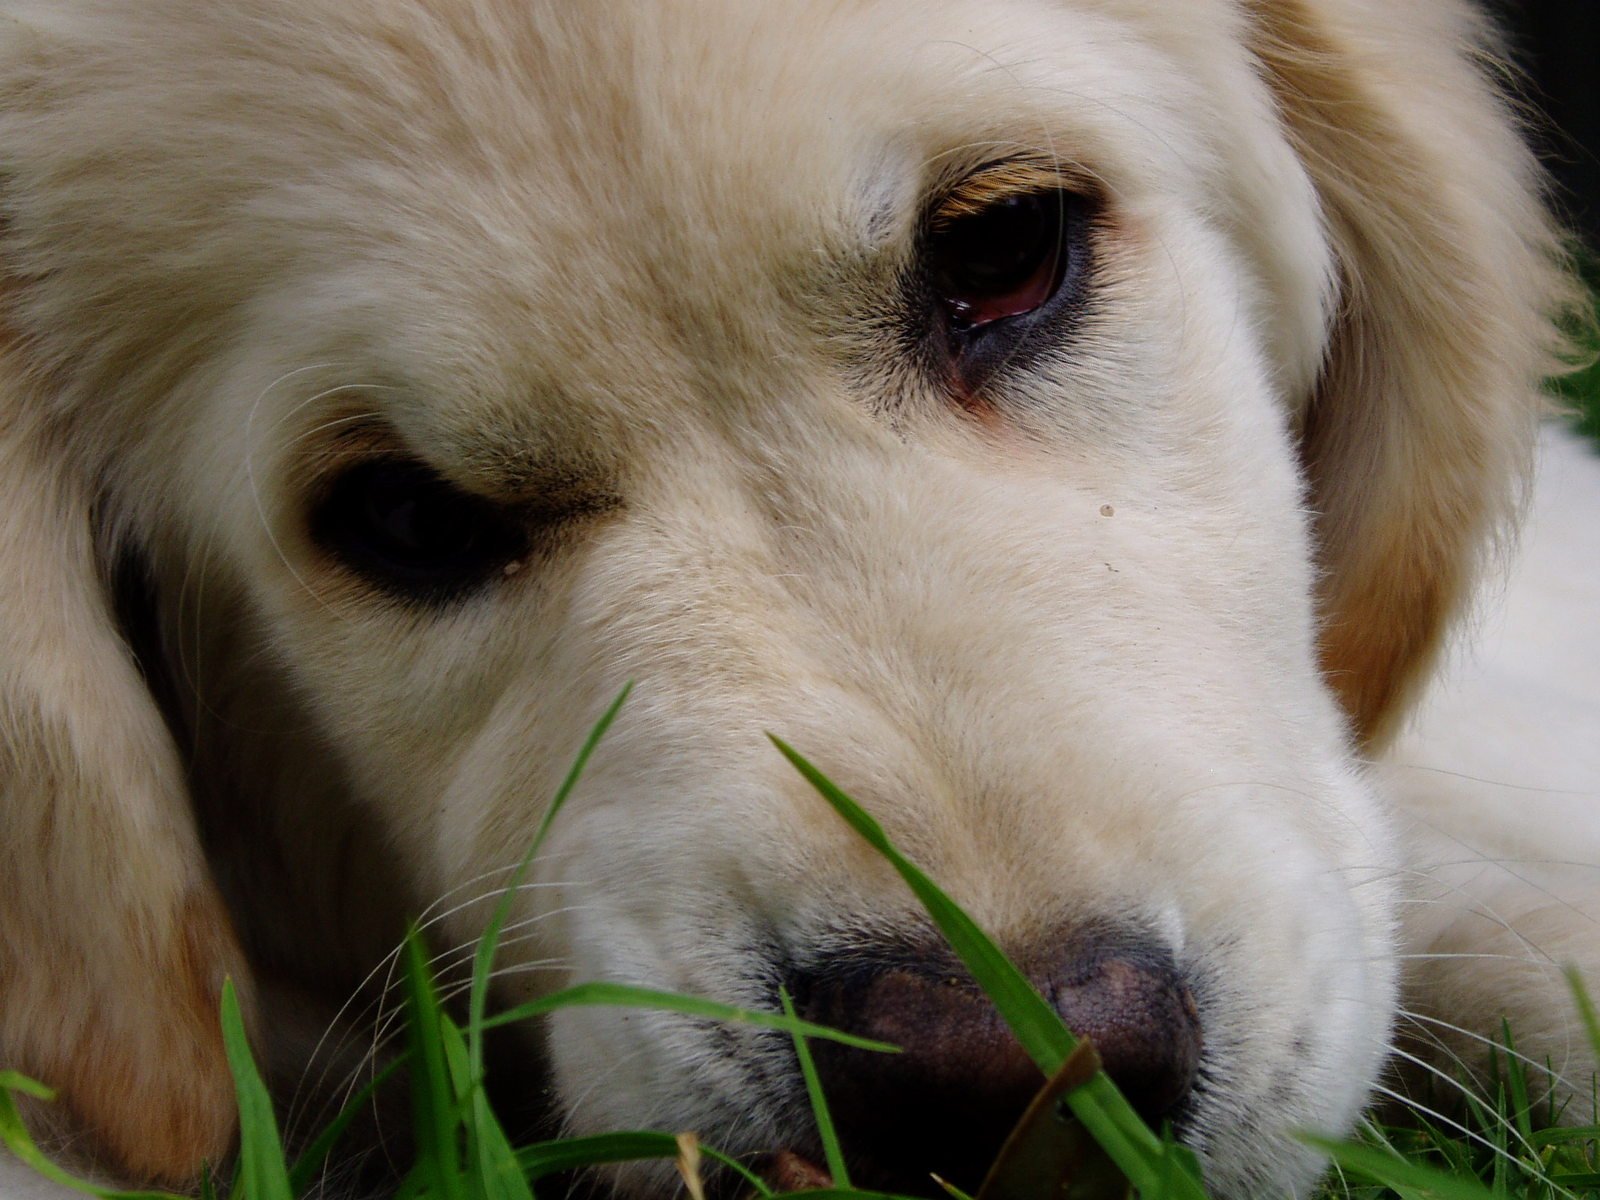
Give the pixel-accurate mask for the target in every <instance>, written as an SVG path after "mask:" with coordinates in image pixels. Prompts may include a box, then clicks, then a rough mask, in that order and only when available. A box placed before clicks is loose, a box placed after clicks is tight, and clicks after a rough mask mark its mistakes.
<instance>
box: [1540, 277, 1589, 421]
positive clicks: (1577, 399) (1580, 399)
mask: <svg viewBox="0 0 1600 1200" xmlns="http://www.w3.org/2000/svg"><path fill="white" fill-rule="evenodd" d="M1583 275H1584V278H1585V280H1586V281H1587V283H1588V285H1589V290H1590V294H1591V296H1592V297H1593V307H1594V312H1593V320H1587V321H1585V320H1573V321H1571V322H1569V328H1568V335H1569V337H1570V338H1571V341H1572V345H1573V351H1574V353H1573V359H1572V361H1573V364H1574V367H1575V368H1576V369H1574V370H1573V371H1571V372H1570V373H1568V374H1566V375H1562V376H1559V377H1558V378H1556V379H1553V380H1551V383H1550V388H1551V391H1553V392H1554V393H1555V394H1556V396H1557V398H1558V399H1559V400H1560V401H1561V403H1562V404H1563V405H1564V406H1565V407H1566V408H1568V409H1569V410H1570V411H1571V414H1572V418H1573V421H1574V423H1575V424H1576V425H1577V427H1578V429H1579V430H1580V431H1582V432H1583V433H1586V434H1588V435H1589V436H1590V437H1591V438H1594V439H1595V440H1596V441H1597V442H1600V259H1589V260H1588V261H1587V262H1586V264H1585V268H1584V271H1583ZM1586 315H1587V314H1586Z"/></svg>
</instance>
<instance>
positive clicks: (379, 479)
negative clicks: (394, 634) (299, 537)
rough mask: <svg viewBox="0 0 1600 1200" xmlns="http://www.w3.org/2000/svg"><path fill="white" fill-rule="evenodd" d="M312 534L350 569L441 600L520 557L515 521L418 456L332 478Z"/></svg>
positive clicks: (523, 540)
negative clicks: (413, 459)
mask: <svg viewBox="0 0 1600 1200" xmlns="http://www.w3.org/2000/svg"><path fill="white" fill-rule="evenodd" d="M311 534H312V537H313V538H314V539H315V540H316V541H317V543H318V544H319V545H321V546H322V547H323V548H324V549H325V550H327V551H328V552H329V553H331V554H333V555H334V556H335V557H337V558H338V559H339V560H340V561H341V562H343V563H344V564H345V565H346V566H348V567H349V568H350V569H351V570H353V571H355V572H357V573H358V574H360V575H363V576H365V577H366V578H368V579H370V580H371V581H372V582H374V583H376V584H377V585H379V586H380V587H383V588H384V589H386V590H388V591H391V592H394V593H396V594H398V595H402V596H405V597H408V598H411V599H417V600H424V601H445V600H449V599H453V598H455V597H457V596H459V595H462V594H463V593H465V592H467V591H469V590H470V589H471V588H472V587H473V586H475V585H476V584H478V583H481V582H483V581H484V580H486V579H487V578H489V577H490V576H491V575H492V574H493V573H494V572H495V571H496V570H498V569H500V568H503V567H504V566H505V565H506V564H507V563H510V562H512V561H514V560H515V559H517V558H518V557H520V556H521V555H522V554H523V553H524V552H525V550H526V548H527V534H526V531H525V529H524V528H523V526H522V525H521V523H520V522H518V521H517V520H515V519H514V518H513V516H512V515H511V514H509V513H507V512H505V511H504V510H502V509H501V508H500V507H498V506H497V505H495V504H493V503H491V502H490V501H488V500H485V499H484V498H483V497H481V496H474V495H472V494H471V493H469V492H464V491H462V490H461V489H460V488H458V487H456V486H455V485H454V484H452V483H450V482H449V481H448V480H445V479H443V478H441V477H440V476H439V475H437V474H435V473H434V472H433V471H431V470H429V469H428V468H427V467H426V466H424V465H423V464H421V463H419V462H415V461H412V460H409V459H379V460H376V461H373V462H367V463H363V464H361V465H360V466H358V467H355V468H354V469H352V470H350V471H348V472H346V473H345V474H344V475H342V476H340V477H339V479H338V480H337V481H336V482H335V483H334V485H333V487H332V489H331V490H330V491H329V492H328V495H327V496H326V497H325V498H324V499H323V501H322V502H321V503H320V504H319V505H318V506H317V507H316V509H315V511H314V512H313V513H312V516H311Z"/></svg>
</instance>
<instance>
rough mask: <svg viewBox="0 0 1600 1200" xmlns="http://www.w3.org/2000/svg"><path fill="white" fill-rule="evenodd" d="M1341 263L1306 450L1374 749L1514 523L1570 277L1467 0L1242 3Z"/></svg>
mask: <svg viewBox="0 0 1600 1200" xmlns="http://www.w3.org/2000/svg"><path fill="white" fill-rule="evenodd" d="M1246 9H1247V11H1248V12H1249V14H1250V16H1251V18H1252V22H1253V38H1254V42H1255V46H1254V49H1255V53H1256V55H1257V57H1258V59H1259V61H1260V63H1261V64H1262V66H1263V68H1264V73H1265V75H1266V77H1267V79H1268V80H1269V82H1270V85H1271V87H1272V90H1273V92H1274V95H1275V97H1276V100H1277V103H1278V105H1279V108H1280V111H1281V115H1282V119H1283V121H1284V124H1285V126H1286V128H1287V130H1288V133H1289V137H1290V139H1291V141H1292V143H1293V144H1294V146H1295V148H1296V149H1297V151H1298V153H1299V155H1300V158H1301V160H1302V162H1303V164H1304V166H1305V169H1306V170H1307V171H1308V173H1309V174H1310V176H1311V178H1312V181H1313V184H1314V186H1315V188H1316V190H1317V193H1318V196H1319V197H1320V201H1321V204H1322V207H1323V219H1324V222H1325V225H1326V228H1327V232H1328V236H1329V238H1330V241H1331V244H1332V246H1333V249H1334V254H1335V257H1336V260H1337V270H1338V286H1339V289H1340V294H1339V302H1338V308H1337V312H1336V314H1335V316H1334V326H1333V329H1332V334H1331V342H1330V348H1329V351H1328V354H1327V357H1326V360H1325V362H1324V364H1323V368H1322V374H1321V378H1320V380H1319V382H1318V384H1317V387H1316V391H1315V394H1314V396H1313V397H1312V398H1311V399H1310V403H1309V407H1308V409H1307V411H1306V415H1305V420H1304V427H1303V433H1302V437H1303V441H1302V451H1303V458H1304V463H1305V468H1306V472H1307V475H1308V478H1309V482H1310V489H1311V497H1310V498H1311V503H1312V506H1313V509H1314V511H1315V514H1316V535H1317V539H1318V548H1319V552H1320V556H1321V567H1322V571H1323V575H1322V580H1321V596H1320V600H1321V612H1322V621H1323V633H1322V647H1321V651H1322V662H1323V668H1324V671H1325V673H1326V675H1327V678H1328V680H1329V682H1330V683H1331V685H1332V686H1333V688H1334V690H1335V692H1336V693H1337V695H1338V696H1339V698H1340V700H1341V702H1342V703H1343V705H1344V707H1345V709H1346V711H1347V712H1348V714H1349V716H1350V720H1351V723H1352V726H1353V728H1354V730H1355V733H1356V735H1357V737H1358V738H1359V739H1360V740H1361V742H1362V743H1363V744H1365V745H1366V746H1367V747H1368V748H1369V749H1376V748H1377V747H1378V746H1380V745H1381V744H1382V742H1383V741H1384V740H1385V739H1386V738H1387V737H1388V735H1389V734H1390V733H1391V732H1392V731H1393V730H1394V728H1395V726H1396V724H1397V720H1398V718H1399V717H1400V716H1401V715H1402V714H1403V713H1404V711H1405V708H1406V704H1407V701H1408V700H1409V699H1410V698H1411V696H1412V694H1413V693H1414V692H1415V690H1416V688H1417V685H1418V683H1419V682H1420V681H1421V680H1422V679H1423V678H1425V676H1426V674H1427V672H1428V669H1429V667H1430V665H1431V663H1432V662H1433V659H1434V657H1435V655H1436V653H1437V651H1438V649H1439V647H1440V645H1441V642H1442V640H1443V637H1444V634H1445V632H1446V631H1447V629H1448V628H1449V626H1450V624H1451V621H1452V618H1454V617H1455V616H1456V615H1457V614H1458V613H1459V611H1460V610H1461V609H1462V607H1463V606H1464V603H1465V602H1466V600H1467V599H1468V598H1469V596H1470V593H1471V590H1472V584H1473V582H1474V580H1475V578H1476V576H1477V573H1478V568H1479V566H1480V565H1481V563H1482V561H1483V559H1484V557H1485V554H1486V553H1487V552H1488V551H1490V550H1491V549H1492V547H1493V546H1494V544H1495V540H1496V535H1497V534H1499V533H1501V532H1502V531H1504V530H1505V529H1506V528H1508V525H1509V522H1510V520H1511V518H1513V517H1514V516H1515V513H1516V509H1517V507H1518V504H1519V501H1520V497H1521V485H1522V482H1523V479H1524V476H1525V474H1526V471H1527V469H1528V466H1529V464H1530V461H1531V456H1532V443H1533V436H1534V432H1535V426H1536V421H1537V417H1538V415H1539V413H1540V411H1541V403H1542V402H1541V400H1540V392H1539V385H1540V380H1541V378H1542V377H1543V376H1545V375H1547V374H1549V373H1550V372H1551V371H1552V370H1553V369H1554V368H1555V365H1556V361H1555V356H1554V352H1555V350H1556V333H1555V325H1554V322H1553V320H1552V318H1553V316H1554V315H1555V312H1556V311H1557V310H1558V309H1559V308H1560V307H1562V306H1563V304H1564V303H1565V302H1566V301H1567V299H1568V297H1567V295H1566V293H1567V292H1568V290H1569V289H1570V286H1571V285H1570V284H1569V283H1567V282H1566V276H1565V274H1564V272H1563V270H1562V269H1561V266H1560V263H1561V258H1562V255H1561V252H1560V246H1559V242H1558V238H1557V235H1556V233H1555V230H1554V227H1553V225H1552V223H1551V221H1550V218H1549V216H1548V214H1547V213H1546V211H1545V209H1544V206H1543V204H1542V200H1541V196H1540V194H1539V180H1540V176H1539V172H1538V170H1537V168H1536V167H1535V165H1534V163H1533V161H1532V159H1531V157H1530V156H1529V154H1528V151H1527V150H1526V149H1525V148H1524V146H1523V145H1522V142H1521V139H1520V137H1519V131H1518V129H1517V123H1516V121H1515V119H1514V117H1513V114H1512V111H1511V109H1510V108H1509V107H1508V106H1507V104H1506V103H1505V101H1504V99H1503V98H1502V97H1501V96H1500V95H1499V94H1497V91H1496V89H1495V87H1494V86H1493V85H1492V83H1491V81H1490V78H1489V76H1488V73H1487V72H1488V69H1489V64H1490V57H1489V55H1488V53H1487V52H1486V50H1485V47H1487V46H1488V45H1489V44H1490V42H1491V39H1490V37H1489V32H1490V31H1488V30H1487V29H1485V28H1484V27H1483V25H1482V23H1481V21H1480V18H1478V17H1477V16H1476V15H1475V14H1473V13H1471V12H1469V11H1468V9H1467V7H1466V5H1465V4H1463V3H1458V2H1457V0H1426V2H1420V0H1419V2H1416V3H1404V4H1395V3H1393V0H1317V2H1316V3H1310V2H1308V0H1246Z"/></svg>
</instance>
